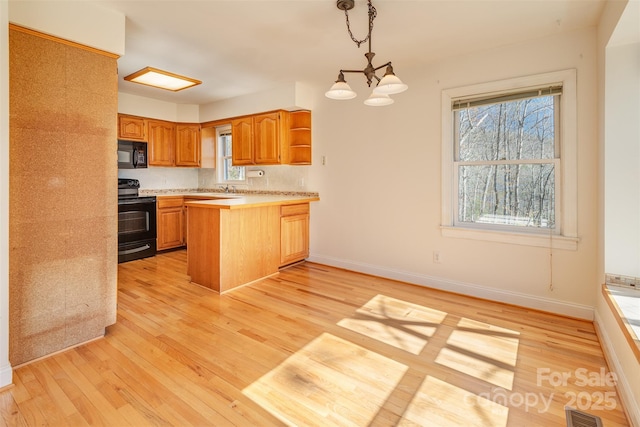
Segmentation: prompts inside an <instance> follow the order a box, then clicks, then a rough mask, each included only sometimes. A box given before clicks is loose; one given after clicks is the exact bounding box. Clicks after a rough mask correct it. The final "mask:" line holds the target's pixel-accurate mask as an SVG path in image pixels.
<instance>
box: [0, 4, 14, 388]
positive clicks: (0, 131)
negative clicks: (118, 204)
mask: <svg viewBox="0 0 640 427" xmlns="http://www.w3.org/2000/svg"><path fill="white" fill-rule="evenodd" d="M11 382H12V370H11V364H10V363H9V10H8V3H7V2H4V1H0V387H4V386H6V385H9V384H11Z"/></svg>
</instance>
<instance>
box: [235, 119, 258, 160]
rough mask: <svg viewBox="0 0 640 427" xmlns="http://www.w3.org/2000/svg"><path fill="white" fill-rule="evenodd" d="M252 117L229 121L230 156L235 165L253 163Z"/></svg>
mask: <svg viewBox="0 0 640 427" xmlns="http://www.w3.org/2000/svg"><path fill="white" fill-rule="evenodd" d="M253 133H254V132H253V117H251V116H248V117H241V118H239V119H234V120H232V121H231V156H232V163H233V164H234V165H236V166H243V165H253V164H255V162H254V160H253Z"/></svg>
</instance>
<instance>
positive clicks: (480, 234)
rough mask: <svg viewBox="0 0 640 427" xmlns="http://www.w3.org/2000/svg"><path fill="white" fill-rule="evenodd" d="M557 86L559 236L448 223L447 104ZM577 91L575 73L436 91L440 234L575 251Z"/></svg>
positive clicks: (449, 146)
mask: <svg viewBox="0 0 640 427" xmlns="http://www.w3.org/2000/svg"><path fill="white" fill-rule="evenodd" d="M553 84H561V85H562V96H561V98H560V111H561V123H560V162H561V163H562V168H561V171H560V175H561V176H560V177H558V179H559V180H561V183H562V184H561V187H562V191H561V194H560V197H559V200H556V213H557V215H558V217H559V218H560V232H559V234H554V233H546V234H532V233H526V232H516V231H504V230H500V231H498V230H490V229H481V230H480V229H476V228H472V227H463V226H460V225H457V226H456V225H454V216H453V215H454V212H453V196H454V194H456V195H457V194H458V192H457V188H454V183H455V182H456V180H455V176H454V173H455V169H454V166H453V161H454V157H453V155H454V152H453V144H454V140H453V138H454V135H453V113H452V110H451V102H452V100H454V99H456V98H461V97H471V96H474V95H481V94H488V93H498V92H507V91H514V90H519V89H522V88H524V87H531V86H541V85H553ZM576 95H577V92H576V70H575V69H571V70H562V71H555V72H551V73H545V74H537V75H534V76H526V77H518V78H514V79H507V80H500V81H494V82H488V83H482V84H477V85H470V86H464V87H457V88H452V89H445V90H443V91H442V219H441V221H442V225H441V230H442V235H443V236H445V237H459V238H465V239H474V240H485V241H492V242H501V243H510V244H519V245H528V246H540V247H545V248H548V247H552V248H554V249H568V250H576V249H577V248H578V241H579V238H578V218H577V213H578V200H577V190H578V177H577V175H578V173H577V159H578V155H577V154H578V153H577V146H578V143H577V102H576V99H577V96H576Z"/></svg>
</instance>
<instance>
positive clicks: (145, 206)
mask: <svg viewBox="0 0 640 427" xmlns="http://www.w3.org/2000/svg"><path fill="white" fill-rule="evenodd" d="M155 251H156V198H155V197H137V198H132V199H120V200H118V262H122V261H121V258H123V259H124V258H126V259H125V260H126V261H130V260H131V259H138V258H144V257H147V256H153V255H155ZM136 254H137V255H136ZM121 255H122V256H124V255H126V256H125V257H121Z"/></svg>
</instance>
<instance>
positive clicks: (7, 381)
mask: <svg viewBox="0 0 640 427" xmlns="http://www.w3.org/2000/svg"><path fill="white" fill-rule="evenodd" d="M12 383H13V369H12V368H11V365H7V366H2V367H0V388H2V387H6V386H8V385H11V384H12Z"/></svg>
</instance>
